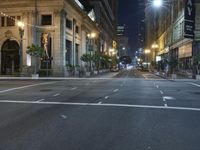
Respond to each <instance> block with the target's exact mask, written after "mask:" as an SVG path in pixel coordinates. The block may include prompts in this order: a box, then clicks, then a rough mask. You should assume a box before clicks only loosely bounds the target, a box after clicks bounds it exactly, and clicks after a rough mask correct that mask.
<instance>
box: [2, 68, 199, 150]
mask: <svg viewBox="0 0 200 150" xmlns="http://www.w3.org/2000/svg"><path fill="white" fill-rule="evenodd" d="M133 72H137V75H138V74H140V77H136V78H134V75H135V74H133ZM145 74H147V73H145ZM148 74H149V73H148ZM144 76H145V75H143V72H138V71H135V70H129V71H124V72H123V74H121V75H118V77H115V78H111V79H101V80H99V79H76V80H74V79H73V80H61V81H56V82H54V81H22V82H21V81H0V83H4V84H0V88H1V89H4V90H5V89H9V88H16V87H21V86H24V85H31V84H32V85H34V84H38V85H37V86H30V87H27V88H24V89H16V90H13V91H8V92H4V93H0V119H1V122H0V150H27V149H28V150H44V149H45V150H46V149H48V150H55V149H59V150H64V149H72V150H80V149H81V150H94V149H95V150H122V149H123V150H130V149H138V150H148V149H153V150H160V149H162V150H169V149H170V150H173V149H174V150H197V149H198V148H199V146H200V144H199V142H198V139H199V138H200V117H199V115H200V101H199V96H198V93H199V91H200V90H199V87H197V86H194V85H191V84H189V83H191V82H192V83H195V84H199V81H195V80H194V81H183V80H181V81H169V80H164V79H160V78H159V77H156V76H154V75H147V76H148V79H147V78H145V77H144ZM151 77H152V78H151ZM6 82H7V84H6ZM50 82H54V83H52V84H40V83H50ZM12 84H13V86H12ZM7 85H8V86H7ZM163 97H165V98H164V99H163ZM170 98H174V99H170ZM4 100H13V101H10V102H9V101H4ZM193 108H194V109H193Z"/></svg>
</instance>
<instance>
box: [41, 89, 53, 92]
mask: <svg viewBox="0 0 200 150" xmlns="http://www.w3.org/2000/svg"><path fill="white" fill-rule="evenodd" d="M50 91H52V89H41V90H40V92H50Z"/></svg>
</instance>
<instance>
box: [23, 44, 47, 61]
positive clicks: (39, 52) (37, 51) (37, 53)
mask: <svg viewBox="0 0 200 150" xmlns="http://www.w3.org/2000/svg"><path fill="white" fill-rule="evenodd" d="M26 53H27V54H29V55H30V56H34V57H40V58H42V57H44V56H45V52H44V49H43V48H42V47H40V46H38V45H34V44H32V45H31V46H29V47H27V51H26Z"/></svg>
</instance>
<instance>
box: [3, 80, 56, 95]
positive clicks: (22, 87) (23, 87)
mask: <svg viewBox="0 0 200 150" xmlns="http://www.w3.org/2000/svg"><path fill="white" fill-rule="evenodd" d="M54 83H56V82H48V83H38V84H32V85H26V86H20V87H16V88H11V89H7V90H2V91H0V93H6V92H10V91H14V90H20V89H25V88H29V87H34V86H39V85H47V84H54Z"/></svg>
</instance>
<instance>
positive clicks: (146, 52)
mask: <svg viewBox="0 0 200 150" xmlns="http://www.w3.org/2000/svg"><path fill="white" fill-rule="evenodd" d="M144 53H145V57H146V61H147V69H149V64H148V63H149V62H148V61H149V58H148V54H150V53H151V50H149V49H145V51H144Z"/></svg>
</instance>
